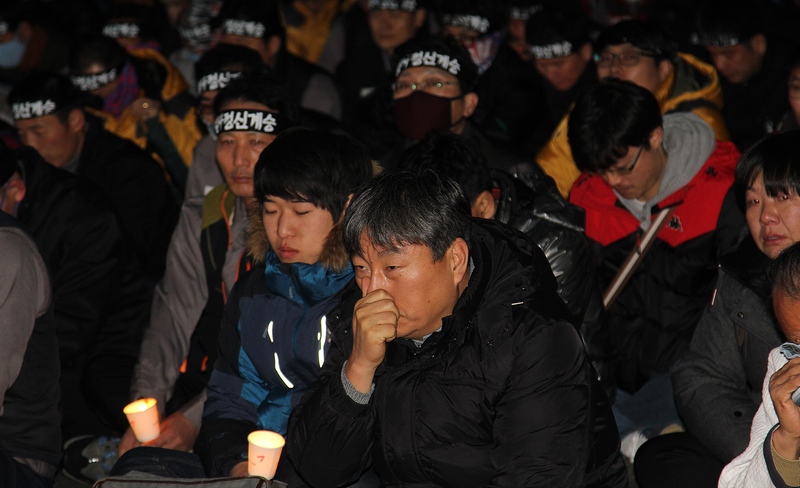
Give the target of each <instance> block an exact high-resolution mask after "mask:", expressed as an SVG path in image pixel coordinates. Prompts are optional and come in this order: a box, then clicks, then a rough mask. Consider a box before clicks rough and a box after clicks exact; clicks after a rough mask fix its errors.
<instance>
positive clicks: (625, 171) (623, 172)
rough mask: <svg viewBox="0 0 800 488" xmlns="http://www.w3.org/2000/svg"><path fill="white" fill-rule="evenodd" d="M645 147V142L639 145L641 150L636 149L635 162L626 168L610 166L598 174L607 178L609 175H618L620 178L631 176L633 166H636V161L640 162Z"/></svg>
mask: <svg viewBox="0 0 800 488" xmlns="http://www.w3.org/2000/svg"><path fill="white" fill-rule="evenodd" d="M643 149H644V144H642V145H641V146H639V150H638V151H636V156H634V157H633V162H632V163H631V164H629V165H628V166H626V167H624V168H608V169H604V170H600V171H598V172H597V174H598V175H600V176H601V177H603V178H605V177H607V176H617V177H619V178H624V177H626V176H630V175H631V173H633V168H635V167H636V163H638V162H639V156H641V155H642V150H643Z"/></svg>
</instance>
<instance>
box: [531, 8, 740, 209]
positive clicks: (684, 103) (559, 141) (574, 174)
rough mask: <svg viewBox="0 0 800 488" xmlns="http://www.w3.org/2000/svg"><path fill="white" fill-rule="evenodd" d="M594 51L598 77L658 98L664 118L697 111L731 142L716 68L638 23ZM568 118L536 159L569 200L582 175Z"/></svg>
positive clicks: (624, 25) (616, 28)
mask: <svg viewBox="0 0 800 488" xmlns="http://www.w3.org/2000/svg"><path fill="white" fill-rule="evenodd" d="M595 51H596V52H595V55H594V61H595V65H596V66H597V77H598V78H599V79H601V80H604V79H607V78H617V79H620V80H626V81H630V82H632V83H636V84H637V85H639V86H641V87H644V88H646V89H647V90H649V91H650V92H651V93H653V94H654V95H655V97H656V100H657V101H658V104H659V107H660V109H661V113H662V114H667V113H672V112H693V113H695V114H697V115H699V116H700V117H701V118H702V119H703V120H704V121H705V122H706V123H707V124H709V125H710V126H711V128H712V129H714V136H715V137H716V139H717V140H720V141H727V140H729V139H730V137H729V135H728V130H727V128H726V126H725V122H724V120H723V118H722V114H721V112H720V110H721V107H722V89H721V88H720V81H719V77H718V76H717V72H716V70H715V69H714V67H713V66H711V65H710V64H707V63H704V62H702V61H700V60H698V59H697V58H695V57H694V56H692V55H690V54H686V53H680V52H677V46H676V44H675V43H674V42H673V41H672V40H670V39H669V38H667V37H666V36H665V34H664V33H663V32H661V31H660V30H659V29H658V28H657V27H656V26H654V25H650V24H648V23H646V22H643V21H639V20H630V21H623V22H620V23H619V24H616V25H613V26H611V27H608V28H607V29H605V30H604V31H603V32H602V33H601V34H600V36H599V37H598V39H597V42H596V43H595ZM568 117H569V116H567V117H565V118H564V119H562V121H561V123H560V124H559V126H558V127H557V128H556V130H555V132H554V133H553V136H552V137H551V139H550V141H549V142H548V143H547V144H545V146H544V147H543V148H542V150H541V151H540V152H539V154H538V155H537V156H536V160H537V162H538V163H539V165H540V166H541V167H542V169H544V171H545V173H547V174H548V175H550V176H551V177H552V178H553V179H554V180H556V183H557V184H558V188H559V190H560V191H561V194H562V195H564V196H565V197H566V196H567V195H568V194H569V191H570V189H571V187H572V184H573V183H574V182H575V180H576V179H578V176H579V174H580V172H579V170H578V168H577V167H576V166H575V162H574V161H573V158H572V155H571V154H570V152H569V145H568V143H567V121H568Z"/></svg>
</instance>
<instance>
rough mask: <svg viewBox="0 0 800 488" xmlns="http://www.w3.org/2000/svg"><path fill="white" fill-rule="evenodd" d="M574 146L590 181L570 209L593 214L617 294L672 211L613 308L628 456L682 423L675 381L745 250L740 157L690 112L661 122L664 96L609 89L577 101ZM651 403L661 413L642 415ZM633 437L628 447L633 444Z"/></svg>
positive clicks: (580, 185) (595, 242)
mask: <svg viewBox="0 0 800 488" xmlns="http://www.w3.org/2000/svg"><path fill="white" fill-rule="evenodd" d="M568 138H569V144H570V148H571V149H572V154H573V156H574V157H575V163H576V164H577V167H578V168H579V169H580V170H581V171H583V172H584V174H583V175H582V176H581V177H580V178H579V179H578V181H577V182H576V183H575V186H574V187H573V189H572V192H571V194H570V201H571V202H572V203H575V204H576V205H578V206H580V207H582V208H583V209H584V210H585V211H586V235H587V237H588V238H589V240H590V242H591V244H592V247H593V249H594V251H595V254H596V257H597V260H598V273H599V275H600V280H601V282H602V283H603V284H604V285H605V286H608V284H609V283H611V281H612V279H613V278H614V277H615V275H616V274H617V272H618V270H619V269H620V268H621V267H622V265H623V263H624V261H625V260H626V258H627V257H628V256H629V254H631V251H632V250H633V249H634V247H637V246H638V244H639V241H640V239H641V238H642V236H643V234H644V233H645V232H647V231H648V230H649V229H650V227H651V225H659V224H657V223H654V221H655V217H656V216H657V215H658V214H659V213H661V212H662V211H663V210H664V209H669V208H671V209H672V214H671V215H670V216H668V217H667V218H666V219H665V220H664V222H663V224H662V225H661V226H660V228H658V229H654V231H655V232H656V238H655V240H654V241H653V244H652V246H651V247H650V248H649V250H648V251H644V252H646V254H645V256H644V258H643V259H642V260H641V263H640V265H639V266H638V268H636V269H635V271H633V272H632V273H631V276H630V278H629V281H628V282H627V284H626V285H624V287H623V288H622V291H621V292H620V294H619V295H618V297H617V299H616V301H614V302H613V303H611V304H610V305H609V307H608V313H609V316H610V333H611V336H612V340H613V341H614V342H615V343H616V345H617V347H618V349H619V351H620V356H621V358H620V364H619V375H618V377H617V385H618V388H619V390H618V394H617V404H616V405H615V408H616V411H615V414H616V417H617V423H618V426H619V428H620V433H621V434H622V436H623V445H622V448H623V454H624V455H627V456H628V458H629V460H632V459H633V455H634V454H635V451H636V449H637V448H638V446H639V445H640V444H641V442H643V441H644V440H645V439H646V438H647V437H649V436H653V435H657V434H658V433H660V432H661V431H662V430H663V429H664V427H667V426H668V425H670V424H672V423H678V422H679V420H678V417H677V412H676V410H675V405H674V401H673V398H672V390H671V385H670V379H669V370H670V368H671V366H672V365H673V364H675V363H676V362H677V361H678V360H679V359H680V358H681V357H682V356H683V355H684V353H685V352H686V351H687V350H688V345H689V341H690V340H691V338H692V334H693V332H694V329H695V326H696V325H697V322H698V321H699V319H700V316H701V314H702V312H703V309H704V308H705V306H706V305H707V304H708V303H709V302H710V301H711V295H712V292H713V289H714V283H715V281H716V274H717V257H718V256H719V255H720V254H721V253H723V252H725V251H727V250H731V249H732V248H734V246H735V245H736V244H737V242H738V239H739V235H740V233H741V232H740V231H741V230H742V228H743V224H744V219H743V216H742V213H741V211H740V210H739V209H738V207H737V206H736V203H735V199H734V197H733V195H732V192H730V188H731V185H732V183H733V176H734V169H735V167H736V160H737V158H738V156H739V152H738V150H737V149H736V147H735V146H734V145H733V143H731V142H721V141H717V140H715V138H714V131H713V130H712V129H711V127H710V126H709V125H708V124H706V123H705V122H704V121H703V120H702V119H701V118H700V117H698V116H697V115H695V114H690V113H676V114H671V115H666V116H663V117H662V115H661V109H660V107H659V104H658V101H657V99H656V97H655V96H654V95H653V94H652V93H651V92H650V91H649V90H647V89H645V88H643V87H641V86H639V85H635V84H633V83H630V82H627V81H621V80H617V79H613V78H612V79H608V80H605V81H603V82H600V84H598V85H596V86H594V87H592V88H590V89H588V90H586V91H585V92H583V93H582V94H581V95H579V97H578V99H577V101H576V103H575V107H574V108H573V110H572V114H571V115H570V119H569V125H568ZM643 396H646V397H647V399H648V400H649V401H650V402H653V403H655V405H657V406H658V408H652V405H651V406H650V407H648V409H647V410H646V414H645V413H644V412H643V409H642V408H641V407H640V405H639V403H638V402H639V401H642V397H643ZM628 434H630V437H628V438H627V443H626V438H625V436H626V435H628Z"/></svg>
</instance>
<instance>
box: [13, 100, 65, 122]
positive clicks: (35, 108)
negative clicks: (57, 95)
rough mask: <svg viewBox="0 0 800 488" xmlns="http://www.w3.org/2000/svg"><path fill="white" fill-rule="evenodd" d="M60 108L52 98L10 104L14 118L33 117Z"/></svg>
mask: <svg viewBox="0 0 800 488" xmlns="http://www.w3.org/2000/svg"><path fill="white" fill-rule="evenodd" d="M59 108H61V107H60V106H59V104H57V103H56V102H55V101H54V100H53V99H52V98H47V99H44V100H26V101H24V102H17V103H13V104H11V111H12V112H13V113H14V120H24V119H34V118H36V117H44V116H45V115H50V114H52V113H53V112H55V111H56V110H58V109H59Z"/></svg>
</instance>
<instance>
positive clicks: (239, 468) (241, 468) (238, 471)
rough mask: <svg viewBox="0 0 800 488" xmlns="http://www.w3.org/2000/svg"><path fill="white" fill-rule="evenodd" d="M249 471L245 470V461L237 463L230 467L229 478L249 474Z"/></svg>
mask: <svg viewBox="0 0 800 488" xmlns="http://www.w3.org/2000/svg"><path fill="white" fill-rule="evenodd" d="M249 475H250V473H248V472H247V461H245V462H243V463H239V464H237V465H236V466H234V467H233V469H231V474H230V477H231V478H238V477H240V476H249Z"/></svg>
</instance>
